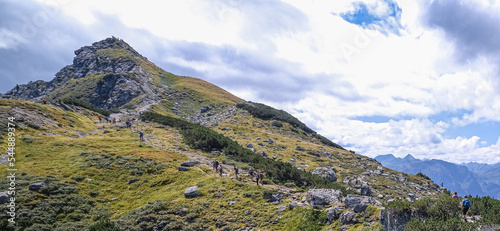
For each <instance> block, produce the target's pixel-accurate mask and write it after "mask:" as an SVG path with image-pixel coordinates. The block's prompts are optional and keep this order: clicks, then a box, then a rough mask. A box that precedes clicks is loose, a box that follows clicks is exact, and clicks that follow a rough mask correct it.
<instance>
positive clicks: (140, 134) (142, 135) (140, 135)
mask: <svg viewBox="0 0 500 231" xmlns="http://www.w3.org/2000/svg"><path fill="white" fill-rule="evenodd" d="M139 138H140V139H141V142H144V133H142V131H141V132H139Z"/></svg>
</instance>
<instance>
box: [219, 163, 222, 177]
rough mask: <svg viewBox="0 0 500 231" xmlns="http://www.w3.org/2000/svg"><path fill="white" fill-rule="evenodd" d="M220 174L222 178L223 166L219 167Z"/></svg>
mask: <svg viewBox="0 0 500 231" xmlns="http://www.w3.org/2000/svg"><path fill="white" fill-rule="evenodd" d="M219 174H220V177H222V164H221V165H219Z"/></svg>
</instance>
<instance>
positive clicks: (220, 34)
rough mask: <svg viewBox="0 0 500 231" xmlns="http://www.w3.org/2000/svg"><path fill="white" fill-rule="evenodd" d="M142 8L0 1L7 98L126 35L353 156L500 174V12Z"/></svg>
mask: <svg viewBox="0 0 500 231" xmlns="http://www.w3.org/2000/svg"><path fill="white" fill-rule="evenodd" d="M140 2H141V3H140V4H138V3H137V1H131V0H129V1H102V0H98V1H97V0H87V1H72V0H26V1H17V0H0V59H1V62H0V78H1V85H0V92H1V93H5V92H6V91H8V90H10V89H12V88H13V87H14V86H15V85H16V84H25V83H28V82H29V81H34V80H39V79H42V80H47V81H48V80H51V79H52V78H54V75H55V73H57V72H58V71H59V70H60V69H61V68H62V67H64V66H65V65H69V64H71V63H72V60H73V56H74V53H73V52H74V50H76V49H78V48H80V47H82V46H85V45H90V44H92V43H93V42H96V41H99V40H102V39H105V38H107V37H110V36H116V37H119V38H122V39H124V40H125V41H126V42H127V43H129V44H130V45H131V46H133V47H134V48H135V49H136V50H137V51H139V52H140V53H141V54H143V55H144V56H146V57H148V59H149V60H151V61H153V62H155V63H156V64H157V65H158V66H160V67H162V68H163V69H165V70H167V71H169V72H172V73H174V74H178V75H184V76H193V77H198V78H202V79H204V80H207V81H209V82H212V83H214V84H217V85H219V86H221V87H222V88H224V89H226V90H228V91H230V92H232V93H233V94H235V95H237V96H239V97H241V98H244V99H246V100H250V101H255V102H262V103H265V104H268V105H271V106H274V107H276V108H280V109H284V110H286V111H288V112H290V113H291V114H293V115H294V116H296V117H298V118H299V119H300V120H302V121H303V122H305V123H306V124H307V125H308V126H310V127H311V128H313V129H315V130H316V131H318V132H319V133H321V134H323V135H324V136H326V137H328V138H330V139H332V140H333V141H334V142H337V143H339V144H340V145H342V146H344V147H346V148H347V149H350V150H354V151H356V152H357V153H361V154H364V155H367V156H370V157H375V156H377V155H382V154H389V153H391V154H394V155H395V156H400V157H403V156H406V155H407V154H412V155H413V156H415V157H417V158H421V159H423V158H427V159H443V160H447V161H451V162H455V163H462V162H470V161H476V162H482V163H494V162H499V161H500V139H499V137H500V66H499V65H500V3H499V2H495V1H491V0H484V1H480V0H477V1H471V0H461V1H456V0H434V1H430V0H422V1H412V0H407V1H399V0H396V1H393V0H361V1H351V0H335V1H331V0H328V1H321V0H283V1H277V0H255V1H236V0H213V1H202V0H183V1H152V0H145V1H140Z"/></svg>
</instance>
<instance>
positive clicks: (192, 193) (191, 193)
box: [184, 186, 200, 198]
mask: <svg viewBox="0 0 500 231" xmlns="http://www.w3.org/2000/svg"><path fill="white" fill-rule="evenodd" d="M199 193H200V191H199V189H198V186H192V187H189V188H187V189H186V191H184V196H186V198H193V197H196V196H198V194H199Z"/></svg>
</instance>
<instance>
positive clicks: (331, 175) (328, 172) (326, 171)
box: [312, 166, 337, 182]
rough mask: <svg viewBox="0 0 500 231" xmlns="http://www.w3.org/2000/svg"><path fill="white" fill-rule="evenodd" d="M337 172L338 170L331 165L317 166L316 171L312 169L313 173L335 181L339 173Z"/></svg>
mask: <svg viewBox="0 0 500 231" xmlns="http://www.w3.org/2000/svg"><path fill="white" fill-rule="evenodd" d="M335 172H336V170H335V168H334V167H331V166H330V167H317V168H316V169H314V171H312V174H314V175H319V176H322V177H325V178H326V179H328V180H329V181H331V182H335V181H337V174H336V173H335Z"/></svg>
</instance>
